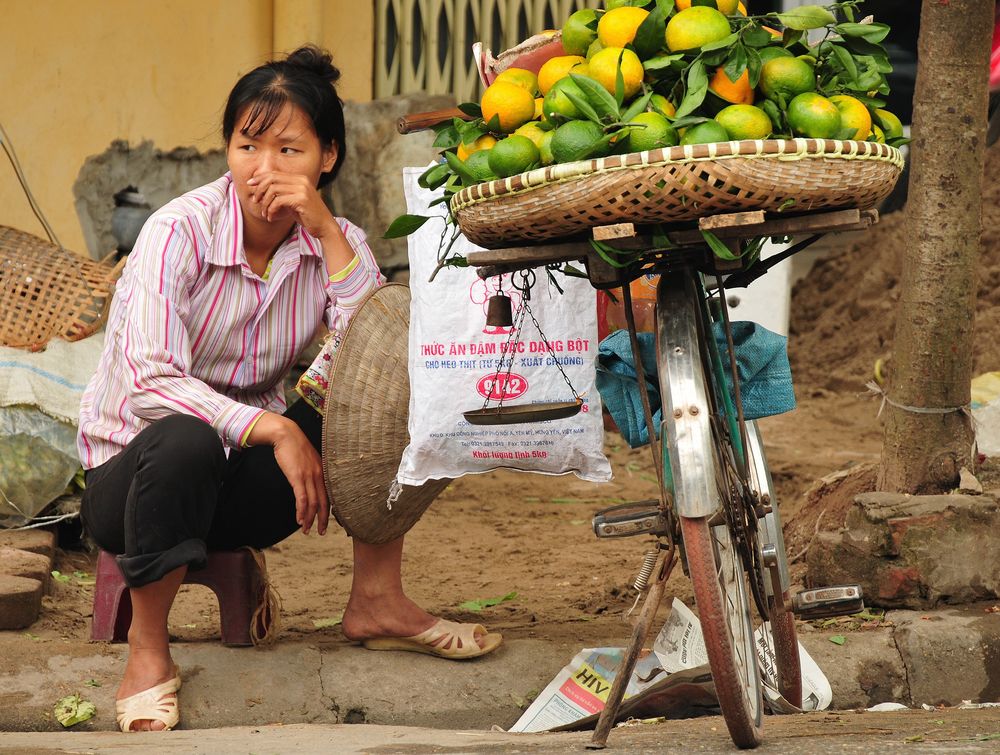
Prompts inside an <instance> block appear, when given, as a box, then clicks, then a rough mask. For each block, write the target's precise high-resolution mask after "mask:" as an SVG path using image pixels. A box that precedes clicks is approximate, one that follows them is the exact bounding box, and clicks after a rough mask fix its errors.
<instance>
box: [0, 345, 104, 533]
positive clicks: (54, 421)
mask: <svg viewBox="0 0 1000 755" xmlns="http://www.w3.org/2000/svg"><path fill="white" fill-rule="evenodd" d="M103 345H104V334H103V332H102V333H98V334H96V335H93V336H90V337H88V338H85V339H83V340H80V341H74V342H72V343H71V342H68V341H63V340H60V339H55V340H52V341H50V342H49V344H48V346H47V348H46V349H45V351H41V352H27V351H23V350H21V349H12V348H7V347H0V528H2V527H19V526H21V525H24V524H27V523H29V522H30V521H31V520H32V519H34V518H35V517H36V516H38V515H39V514H40V513H42V511H43V510H44V509H45V507H46V506H48V504H49V503H51V502H52V501H54V500H55V499H56V498H58V497H59V496H61V495H62V494H63V492H64V491H65V490H66V486H67V485H68V484H69V482H70V480H72V479H73V475H74V474H75V473H76V470H77V469H79V467H80V460H79V457H78V455H77V450H76V433H77V422H78V420H79V412H80V399H81V397H82V396H83V390H84V388H85V387H86V384H87V381H88V380H89V379H90V377H91V375H93V374H94V371H95V370H96V369H97V363H98V360H99V359H100V356H101V351H102V348H103Z"/></svg>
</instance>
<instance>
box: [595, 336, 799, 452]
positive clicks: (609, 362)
mask: <svg viewBox="0 0 1000 755" xmlns="http://www.w3.org/2000/svg"><path fill="white" fill-rule="evenodd" d="M713 330H714V335H715V342H716V344H717V345H718V347H719V351H720V352H721V353H722V354H725V353H726V349H727V346H726V334H725V331H724V330H723V328H722V325H721V323H716V324H715V325H714V326H713ZM732 332H733V347H734V349H735V353H736V372H737V375H738V376H739V380H740V396H741V398H742V399H743V415H744V416H745V417H746V418H747V419H760V418H761V417H770V416H773V415H775V414H782V413H784V412H788V411H791V410H792V409H794V408H795V392H794V391H793V389H792V370H791V367H790V366H789V364H788V350H787V341H788V339H786V338H785V337H784V336H782V335H779V334H778V333H775V332H773V331H770V330H768V329H767V328H765V327H763V326H761V325H758V324H757V323H755V322H734V323H732ZM638 339H639V353H640V355H641V357H642V367H643V370H644V371H645V373H646V386H647V388H648V389H649V401H650V408H651V409H652V411H653V428H654V430H655V432H656V433H657V434H658V433H659V432H660V421H661V419H662V410H661V408H660V390H659V383H658V382H657V369H656V343H655V341H654V337H653V334H652V333H639V334H638ZM723 364H726V360H725V359H723ZM725 379H726V388H727V390H729V391H730V393H732V386H731V383H732V379H731V377H730V374H729V371H728V370H727V371H726V373H725ZM597 390H598V391H599V392H600V394H601V401H602V402H604V406H605V407H607V409H608V411H609V412H610V413H611V417H612V419H614V421H615V424H616V425H618V429H619V431H620V432H621V434H622V437H623V438H625V441H626V442H627V443H628V444H629V446H631V447H632V448H636V447H638V446H642V445H645V444H646V443H649V433H648V432H647V431H646V421H645V419H644V415H643V411H642V397H641V395H640V393H639V381H638V379H637V377H636V373H635V367H634V363H633V360H632V344H631V342H630V340H629V337H628V331H626V330H616V331H615V332H614V333H611V334H610V335H609V336H608V337H607V338H605V339H604V340H603V341H601V343H600V346H599V348H598V352H597Z"/></svg>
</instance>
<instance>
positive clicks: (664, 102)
mask: <svg viewBox="0 0 1000 755" xmlns="http://www.w3.org/2000/svg"><path fill="white" fill-rule="evenodd" d="M649 107H651V108H652V109H653V110H654V111H656V112H658V113H660V114H661V115H669V116H672V115H673V114H674V113H676V112H677V108H675V107H674V103H672V102H671V101H670V100H668V99H667V98H666V97H664V96H663V95H662V94H654V95H653V96H652V97H650V98H649Z"/></svg>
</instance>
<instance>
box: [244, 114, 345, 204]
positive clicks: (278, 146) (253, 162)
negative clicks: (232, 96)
mask: <svg viewBox="0 0 1000 755" xmlns="http://www.w3.org/2000/svg"><path fill="white" fill-rule="evenodd" d="M249 111H250V107H249V106H248V107H247V108H246V109H245V110H244V111H243V112H242V113H240V115H239V117H238V118H237V119H236V122H237V123H238V124H240V125H239V127H238V128H237V129H236V130H235V131H234V132H233V135H232V137H231V138H230V140H229V145H228V147H227V148H226V160H227V161H228V163H229V170H230V171H231V172H232V174H233V181H234V182H235V184H236V194H237V196H238V197H239V199H240V204H241V205H242V207H243V212H244V213H245V214H249V215H252V216H254V217H255V218H257V219H259V220H263V219H264V216H263V215H262V214H261V208H260V205H259V204H258V203H257V202H251V201H250V195H251V193H252V191H253V187H252V186H248V185H247V181H249V180H250V179H251V178H254V177H258V178H260V177H263V176H264V174H266V173H271V172H275V173H285V174H293V175H300V176H306V177H307V178H308V179H309V182H310V185H312V186H316V185H317V183H319V177H320V175H322V174H323V173H326V172H328V171H330V170H331V169H332V168H333V165H334V163H335V162H336V160H337V144H336V143H334V144H332V145H331V146H330V147H329V148H325V147H324V146H323V145H322V144H321V143H320V140H319V137H318V136H317V135H316V130H315V129H314V128H313V125H312V121H310V120H309V117H308V116H307V115H306V114H305V113H303V112H302V110H301V109H300V108H298V107H296V106H295V105H292V104H290V103H289V104H286V105H285V107H284V108H283V109H282V111H281V113H280V114H279V115H278V117H277V118H276V119H275V120H274V123H272V124H271V126H270V128H268V129H267V131H265V132H264V133H262V134H259V135H257V136H248V135H245V134H243V133H241V129H243V128H245V127H246V126H247V125H252V124H247V123H246V117H247V115H248V113H249ZM292 217H293V215H292V212H291V211H290V210H287V209H285V210H281V211H279V212H278V213H277V215H276V216H273V217H272V218H271V221H270V222H272V223H277V222H282V221H285V222H287V221H288V220H289V219H291V218H292Z"/></svg>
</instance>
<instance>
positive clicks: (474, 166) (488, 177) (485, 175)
mask: <svg viewBox="0 0 1000 755" xmlns="http://www.w3.org/2000/svg"><path fill="white" fill-rule="evenodd" d="M490 151H491V150H488V149H481V150H479V151H478V152H473V153H472V154H471V155H469V156H468V157H467V158H466V159H465V167H466V168H467V169H468V171H469V172H470V173H471V174H472V175H473V176H475V177H476V180H477V181H479V182H480V183H482V182H483V181H492V180H493V179H494V178H496V175H495V174H494V173H493V171H492V170H491V169H490Z"/></svg>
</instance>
